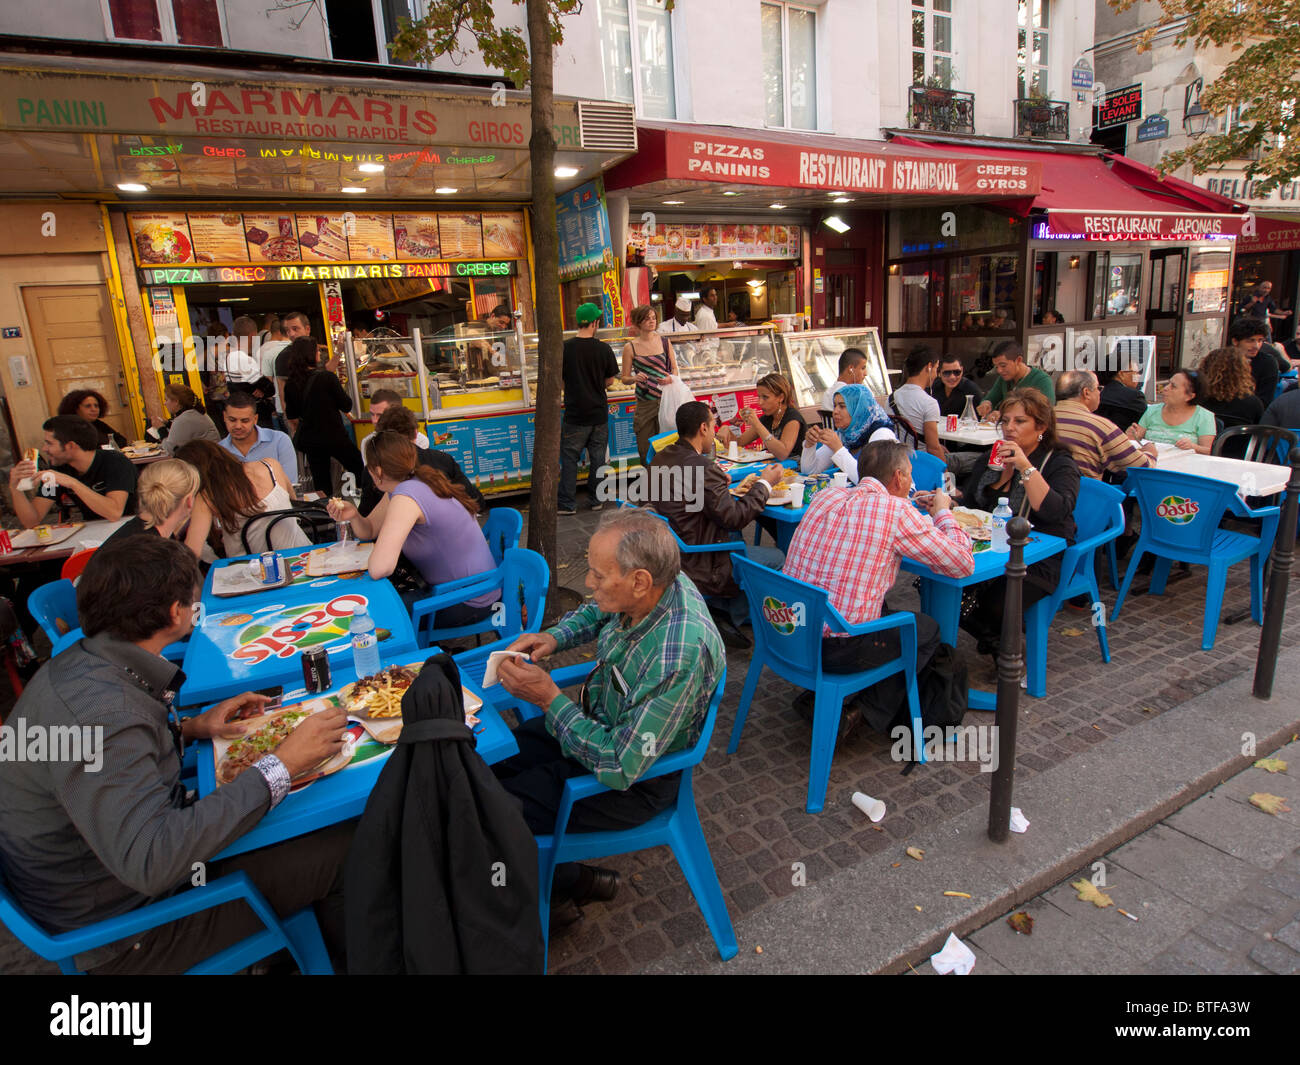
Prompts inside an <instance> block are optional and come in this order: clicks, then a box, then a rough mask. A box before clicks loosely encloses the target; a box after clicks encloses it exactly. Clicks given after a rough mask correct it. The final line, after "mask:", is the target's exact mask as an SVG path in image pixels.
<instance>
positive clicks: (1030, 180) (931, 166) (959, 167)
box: [605, 124, 1042, 206]
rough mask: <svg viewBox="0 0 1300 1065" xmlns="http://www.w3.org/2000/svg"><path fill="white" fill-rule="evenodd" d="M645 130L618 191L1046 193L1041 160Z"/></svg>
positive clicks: (683, 128)
mask: <svg viewBox="0 0 1300 1065" xmlns="http://www.w3.org/2000/svg"><path fill="white" fill-rule="evenodd" d="M637 130H638V140H639V148H638V151H637V154H636V155H635V156H634V157H632V158H631V159H628V160H626V161H624V162H622V163H620V164H619V165H618V166H616V167H614V168H613V169H612V170H610V171H609V172H608V173H607V174H606V175H605V187H606V189H608V190H610V191H618V190H620V189H631V188H642V187H645V186H652V187H657V186H658V185H659V184H660V183H665V182H676V183H693V182H708V183H722V184H728V185H757V186H765V187H769V188H776V187H780V188H790V189H812V190H820V191H823V192H845V193H850V194H854V195H855V196H858V197H871V196H879V197H898V198H900V199H901V198H904V197H914V196H923V197H930V196H933V197H942V198H943V199H944V200H953V199H954V198H961V199H969V200H974V199H980V200H985V199H997V198H1005V197H1028V196H1032V195H1034V194H1035V193H1037V192H1038V191H1039V187H1040V173H1041V170H1042V166H1041V162H1040V160H1039V159H1037V158H1029V159H1024V160H1014V161H1013V160H1008V159H1004V158H1002V157H1001V154H999V153H988V154H985V153H982V152H973V153H972V152H961V153H954V152H951V151H949V150H948V149H947V147H946V146H945V147H943V148H933V147H928V146H925V145H913V144H908V145H901V144H898V143H896V142H886V141H866V140H851V139H849V138H845V137H827V136H823V135H821V134H817V133H785V132H779V131H773V130H761V131H756V130H748V129H735V128H731V127H727V126H695V125H689V126H688V125H670V124H662V125H647V124H641V125H638V127H637ZM858 204H859V206H862V205H863V200H862V199H859V200H858Z"/></svg>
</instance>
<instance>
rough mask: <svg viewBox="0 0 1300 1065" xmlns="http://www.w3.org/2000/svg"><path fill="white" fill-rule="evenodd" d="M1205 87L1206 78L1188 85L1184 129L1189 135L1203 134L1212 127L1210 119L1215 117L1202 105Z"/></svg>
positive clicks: (1198, 135)
mask: <svg viewBox="0 0 1300 1065" xmlns="http://www.w3.org/2000/svg"><path fill="white" fill-rule="evenodd" d="M1204 88H1205V80H1204V79H1203V78H1197V79H1196V80H1195V81H1193V82H1192V83H1191V84H1190V85H1188V86H1187V92H1186V93H1185V94H1184V96H1183V129H1185V130H1186V131H1187V135H1188V136H1189V137H1200V136H1203V135H1204V134H1205V131H1206V130H1207V129H1209V127H1210V119H1211V118H1213V117H1214V116H1213V115H1211V114H1210V112H1209V111H1207V110H1206V109H1205V108H1204V107H1203V106H1201V90H1202V89H1204ZM1193 94H1194V95H1193Z"/></svg>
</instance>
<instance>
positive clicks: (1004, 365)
mask: <svg viewBox="0 0 1300 1065" xmlns="http://www.w3.org/2000/svg"><path fill="white" fill-rule="evenodd" d="M993 371H994V373H996V374H997V375H998V380H996V381H994V382H993V387H992V388H990V389H989V390H988V394H987V395H985V397H984V402H983V403H981V404H980V405H979V416H980V417H981V418H986V417H988V415H989V414H990V413H991V412H992V411H993V410H994V408H997V407H1000V406H1001V404H1002V401H1003V400H1004V399H1006V398H1007V394H1008V393H1009V392H1010V391H1011V390H1012V389H1013V388H1036V389H1038V391H1039V392H1041V393H1042V394H1043V395H1044V396H1045V397H1047V402H1048V404H1049V405H1050V404H1052V403H1055V402H1056V389H1055V387H1054V386H1053V385H1052V379H1051V377H1049V376H1048V375H1047V373H1046V372H1045V371H1043V370H1042V369H1040V368H1039V367H1037V366H1030V365H1029V364H1028V363H1027V362H1025V352H1024V349H1023V348H1021V346H1020V345H1019V344H1017V343H1016V342H1015V341H1014V340H1004V341H1003V342H1002V343H1001V344H998V345H997V347H995V348H994V349H993Z"/></svg>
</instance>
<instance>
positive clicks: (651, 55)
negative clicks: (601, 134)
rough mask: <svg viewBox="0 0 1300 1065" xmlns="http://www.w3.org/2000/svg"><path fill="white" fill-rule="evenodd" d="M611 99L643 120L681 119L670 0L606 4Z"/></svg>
mask: <svg viewBox="0 0 1300 1065" xmlns="http://www.w3.org/2000/svg"><path fill="white" fill-rule="evenodd" d="M596 16H597V19H598V21H599V23H600V44H601V59H602V63H603V65H604V68H605V95H606V96H607V97H608V98H609V99H611V100H621V101H623V102H624V103H630V104H632V105H633V106H634V107H635V108H636V113H637V114H638V115H640V116H642V117H643V118H675V117H677V101H676V98H675V96H674V93H673V35H672V25H671V16H670V15H669V13H668V11H667V9H666V8H665V6H664V0H600V6H599V7H598V8H597V9H596Z"/></svg>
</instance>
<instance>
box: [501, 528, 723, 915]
mask: <svg viewBox="0 0 1300 1065" xmlns="http://www.w3.org/2000/svg"><path fill="white" fill-rule="evenodd" d="M587 564H588V567H589V568H588V572H587V587H588V588H589V589H590V590H591V593H592V599H593V600H594V601H593V602H589V603H587V604H585V605H584V606H581V607H579V608H578V609H577V610H575V611H574V612H573V613H571V614H569V615H567V616H566V617H564V618H562V619H561V620H560V622H559V624H557V625H555V626H554V627H552V628H550V629H547V630H546V631H545V632H539V633H529V634H526V635H524V636H521V637H519V639H517V640H516V641H515V642H514V643H513V644H511V649H512V650H517V651H525V652H527V653H528V658H522V657H521V658H517V659H512V660H507V661H504V662H502V663H501V665H500V668H499V671H498V675H499V676H500V678H501V683H502V684H503V685H504V687H505V689H506V691H508V692H509V693H510V694H511V695H513V696H516V697H517V698H519V699H522V700H524V701H526V702H529V703H533V704H534V705H536V706H539V707H541V708H542V709H543V710H544V711H545V713H544V715H543V716H542V717H535V718H532V719H531V720H529V721H525V722H524V723H523V724H522V725H520V726H519V728H517V729H516V730H515V739H516V740H517V742H518V744H519V754H517V755H515V756H514V757H513V758H509V759H507V760H505V761H504V762H500V763H498V764H497V765H496V766H494V767H493V769H494V771H495V772H496V774H497V776H498V778H500V780H501V783H502V784H503V785H504V786H505V789H506V790H507V791H508V792H510V793H511V794H512V795H514V796H516V797H517V798H518V799H519V802H520V805H521V806H522V808H523V813H524V819H525V820H526V821H527V822H528V827H529V828H530V829H532V831H533V832H534V833H538V834H543V833H548V832H550V831H552V829H553V828H554V827H555V815H556V812H557V810H558V809H559V805H560V795H561V793H562V792H563V790H564V782H565V780H567V779H568V778H569V777H574V776H584V775H587V774H595V776H596V778H597V779H598V780H599V781H600V782H601V783H602V784H605V785H607V786H608V787H609V788H610V789H612V790H610V791H606V792H602V793H601V794H599V795H595V796H592V797H591V798H589V799H583V800H582V801H581V802H578V803H576V804H575V805H574V807H573V814H572V816H571V817H570V819H569V830H570V831H576V832H599V831H607V830H615V829H624V828H634V827H636V826H637V825H641V824H644V823H645V822H646V821H648V820H650V819H651V818H652V817H654V816H655V814H657V813H659V812H660V811H661V810H664V809H666V808H667V807H668V806H669V805H670V804H671V803H672V802H673V800H674V799H675V798H676V795H677V785H678V781H679V779H680V774H678V773H670V774H667V775H666V776H662V777H655V778H654V779H652V780H646V781H642V780H641V777H642V776H643V775H644V774H645V773H646V772H647V771H648V770H649V769H650V767H651V766H653V765H654V763H655V761H656V760H657V759H658V758H659V756H661V755H665V754H672V753H674V752H675V751H680V750H682V749H684V748H686V747H689V746H690V745H691V744H693V743H694V742H695V741H696V740H697V739H698V738H699V735H700V730H701V729H702V728H703V725H704V719H705V717H706V716H707V714H708V708H709V700H710V699H711V698H712V696H713V690H714V688H715V687H716V686H717V683H718V678H719V677H720V676H721V675H722V671H723V669H724V668H725V666H726V653H725V651H724V650H723V647H722V640H721V638H720V637H719V636H718V630H717V629H716V628H715V627H714V624H713V621H712V619H711V618H710V617H709V611H708V608H707V607H706V606H705V605H704V600H703V599H702V598H701V597H700V593H699V592H698V591H697V590H696V588H695V585H694V584H693V583H692V582H691V579H690V578H689V577H687V576H686V575H685V574H683V573H682V572H681V564H680V559H679V554H678V551H677V544H676V542H675V541H674V540H673V537H672V533H671V532H669V530H668V526H667V525H666V524H664V522H663V521H661V520H660V519H659V518H656V517H654V516H653V515H651V514H648V513H645V512H644V511H637V510H620V511H614V512H611V513H608V514H606V515H605V516H604V518H603V519H602V520H601V523H600V526H599V527H598V528H597V530H596V533H595V535H594V536H592V538H591V543H590V544H589V546H588V548H587ZM593 640H594V641H595V642H596V647H595V649H594V657H595V659H596V667H595V669H593V670H592V672H591V675H590V676H589V677H588V678H587V683H586V684H584V685H583V688H582V692H581V694H580V695H579V696H578V701H577V702H575V701H574V700H572V699H570V698H569V697H568V696H567V695H565V694H563V693H562V692H561V691H560V690H559V688H557V687H556V685H555V682H554V681H552V680H551V678H550V675H549V674H548V673H547V672H546V671H545V670H544V669H542V668H541V667H540V666H537V665H535V664H534V663H535V662H538V661H541V660H542V659H545V658H548V657H550V656H551V655H554V654H556V653H557V652H560V651H567V650H570V649H571V648H574V647H580V646H582V645H583V644H586V643H590V642H591V641H593ZM618 885H619V877H618V874H617V873H616V872H614V871H613V870H609V869H598V868H594V867H591V866H583V865H577V864H568V865H562V866H560V867H559V868H558V869H556V871H555V884H554V889H553V892H552V899H553V900H554V901H555V902H556V903H557V904H558V903H561V902H564V901H566V900H567V901H568V903H570V905H569V906H568V907H567V909H565V908H563V907H561V908H553V909H552V922H553V924H554V925H556V926H557V927H559V926H562V925H564V924H571V923H573V921H576V920H578V919H579V918H580V917H581V911H579V910H578V909H577V906H579V905H581V904H582V903H584V902H588V901H590V900H592V899H599V900H602V901H608V900H609V899H612V898H613V897H614V894H615V892H617V890H618Z"/></svg>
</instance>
